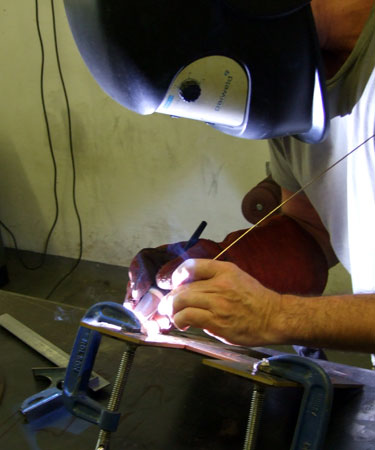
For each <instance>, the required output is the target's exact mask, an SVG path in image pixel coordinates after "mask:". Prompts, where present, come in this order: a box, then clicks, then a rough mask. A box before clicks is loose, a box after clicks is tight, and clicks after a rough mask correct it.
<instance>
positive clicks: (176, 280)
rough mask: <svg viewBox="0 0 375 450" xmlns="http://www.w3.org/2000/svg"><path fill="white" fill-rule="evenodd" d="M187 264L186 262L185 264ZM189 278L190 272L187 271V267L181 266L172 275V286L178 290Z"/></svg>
mask: <svg viewBox="0 0 375 450" xmlns="http://www.w3.org/2000/svg"><path fill="white" fill-rule="evenodd" d="M184 264H186V262H185V263H184ZM188 278H189V272H188V271H187V269H186V267H185V266H182V267H181V266H180V267H179V268H178V269H176V270H175V271H174V272H173V274H172V286H173V288H176V287H178V286H180V285H181V284H182V283H183V282H184V281H185V280H187V279H188Z"/></svg>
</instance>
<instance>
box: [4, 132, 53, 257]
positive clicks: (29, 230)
mask: <svg viewBox="0 0 375 450" xmlns="http://www.w3.org/2000/svg"><path fill="white" fill-rule="evenodd" d="M0 148H1V152H0V155H1V156H0V193H1V195H0V220H1V221H3V222H4V224H5V225H6V226H7V227H8V228H10V230H11V231H12V232H13V233H14V234H15V236H16V239H17V244H18V247H19V248H20V249H24V250H32V251H39V252H41V251H42V248H43V244H44V240H45V237H46V236H47V233H48V231H49V228H50V227H51V225H52V220H53V216H52V212H51V214H46V213H45V206H44V205H43V203H44V202H46V201H47V200H48V201H50V203H51V205H53V198H52V187H49V188H48V189H49V192H51V198H49V195H48V194H47V197H46V194H45V192H44V193H43V186H37V188H38V190H40V195H38V194H37V193H36V191H35V187H36V185H37V184H38V182H39V181H41V182H42V184H44V183H46V182H48V183H50V181H49V178H50V177H49V173H45V172H44V171H43V168H41V170H40V172H39V175H38V176H39V177H40V178H39V179H38V180H35V181H36V182H35V183H33V184H34V185H32V183H31V182H30V179H31V178H33V179H35V173H33V174H32V175H33V176H32V177H29V176H28V173H27V169H26V167H25V164H24V163H23V162H22V161H21V159H20V157H19V154H18V153H17V151H16V150H15V148H14V146H13V143H12V142H11V141H10V140H6V139H2V140H1V142H0ZM43 210H44V214H43ZM46 216H48V217H46ZM1 232H2V236H3V241H4V245H5V246H6V247H13V241H12V239H11V237H10V235H9V233H7V232H6V231H4V229H2V230H1Z"/></svg>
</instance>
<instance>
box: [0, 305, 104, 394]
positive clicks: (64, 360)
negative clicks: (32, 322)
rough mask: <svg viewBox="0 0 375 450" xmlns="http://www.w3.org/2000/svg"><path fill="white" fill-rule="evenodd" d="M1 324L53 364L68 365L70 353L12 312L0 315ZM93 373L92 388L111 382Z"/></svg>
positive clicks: (97, 389) (97, 388)
mask: <svg viewBox="0 0 375 450" xmlns="http://www.w3.org/2000/svg"><path fill="white" fill-rule="evenodd" d="M0 326H2V327H3V328H5V329H6V330H7V331H9V332H10V333H12V334H13V335H14V336H16V337H17V338H18V339H20V340H21V341H22V342H24V343H25V344H27V345H28V346H29V347H31V348H33V349H34V350H36V351H37V352H38V353H40V354H41V355H42V356H44V357H45V358H46V359H48V360H49V361H51V362H52V363H53V364H56V366H59V367H65V368H66V367H67V366H68V363H69V359H70V355H68V353H65V352H64V351H63V350H61V349H60V348H59V347H57V346H56V345H54V344H52V342H50V341H48V340H47V339H45V338H44V337H42V336H41V335H40V334H38V333H36V332H35V331H33V330H32V329H31V328H29V327H27V326H26V325H24V324H23V323H22V322H19V321H18V320H17V319H15V318H14V317H12V316H11V315H10V314H2V315H1V316H0ZM92 375H93V378H92V379H91V380H90V388H91V389H92V390H94V391H99V390H100V389H102V388H104V387H105V386H108V385H109V384H110V383H109V381H107V380H106V379H104V378H103V377H101V376H100V375H98V374H97V373H95V372H93V373H92Z"/></svg>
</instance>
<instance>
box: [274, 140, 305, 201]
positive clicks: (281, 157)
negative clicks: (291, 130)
mask: <svg viewBox="0 0 375 450" xmlns="http://www.w3.org/2000/svg"><path fill="white" fill-rule="evenodd" d="M268 142H269V152H270V170H271V175H272V178H273V179H274V180H275V181H276V183H277V184H278V185H280V186H281V187H282V188H284V189H287V190H288V191H291V192H296V191H298V189H300V188H301V186H300V184H299V183H298V181H297V179H296V178H295V176H294V175H293V170H292V166H291V164H290V158H288V149H287V148H286V145H285V141H284V140H283V139H270V140H269V141H268Z"/></svg>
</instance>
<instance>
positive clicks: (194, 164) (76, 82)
mask: <svg viewBox="0 0 375 450" xmlns="http://www.w3.org/2000/svg"><path fill="white" fill-rule="evenodd" d="M55 3H56V11H55V12H56V25H57V36H58V49H59V53H60V59H61V67H62V72H63V75H64V78H65V83H66V89H67V92H68V96H69V101H70V107H71V118H72V132H73V144H74V154H75V162H76V172H77V178H76V188H77V203H78V208H79V212H80V215H81V218H82V225H83V243H84V251H83V258H84V259H87V260H93V261H99V262H104V263H110V264H117V265H128V264H129V261H130V259H131V257H132V256H133V255H134V254H135V253H136V252H137V251H138V250H139V249H140V248H142V247H146V246H155V245H159V244H162V243H165V242H171V241H174V240H181V239H186V238H187V237H188V236H189V235H190V234H191V233H192V231H193V230H194V229H195V228H196V226H197V225H198V224H199V223H200V221H201V220H203V219H205V220H207V221H208V228H207V229H206V231H205V233H204V236H205V237H208V238H213V239H221V238H222V237H224V236H225V235H226V234H227V233H228V232H229V231H233V230H234V229H238V228H242V227H246V226H247V222H246V221H245V220H244V219H243V218H242V216H241V211H240V204H241V199H242V197H243V196H244V194H245V193H246V192H247V191H248V190H249V188H251V187H252V186H254V185H255V184H256V183H258V182H259V181H260V180H261V179H262V178H264V176H265V162H266V160H267V157H268V154H267V145H266V143H265V142H260V141H258V142H257V141H251V142H250V141H245V140H241V139H235V138H232V137H228V136H225V135H223V134H221V133H219V132H217V131H215V130H213V129H211V128H210V127H208V126H207V125H205V124H203V123H199V122H193V121H188V120H184V119H171V118H169V117H166V116H161V115H155V114H154V115H152V116H147V117H142V116H138V115H136V114H134V113H132V112H129V111H127V110H125V109H124V108H123V107H121V106H120V105H118V104H116V103H115V102H114V101H113V100H111V99H110V98H109V97H107V96H106V94H104V92H102V91H101V89H100V88H99V87H98V86H97V84H96V83H95V81H94V80H93V79H92V77H91V75H90V74H89V72H88V70H87V69H86V67H85V65H84V63H83V61H82V59H81V57H80V55H79V53H78V51H77V49H76V46H75V44H74V41H73V39H72V36H71V33H70V30H69V27H68V23H67V20H66V17H65V13H64V10H63V6H62V1H56V2H55ZM39 16H40V26H41V32H42V37H43V41H44V51H45V57H46V60H45V69H46V70H45V78H44V81H45V99H46V106H47V111H48V118H49V123H50V127H51V137H52V142H53V147H54V153H55V157H56V162H57V172H58V183H57V191H58V200H59V207H60V209H59V220H58V223H57V226H56V229H55V231H54V233H53V236H52V239H51V243H50V247H49V253H50V254H55V255H62V256H68V257H75V256H77V254H78V243H79V240H78V227H77V220H76V217H75V213H74V208H73V202H72V164H71V158H70V149H69V140H68V122H67V110H66V105H65V101H64V96H63V91H62V88H61V84H60V81H59V76H58V71H57V64H56V56H55V49H54V40H53V34H52V15H51V5H50V2H46V1H40V2H39ZM0 33H1V35H0V55H1V70H0V89H1V103H0V105H1V106H0V192H1V195H0V218H1V220H2V221H4V222H5V224H6V225H7V226H9V227H10V228H11V229H12V230H13V232H14V233H15V234H16V237H17V239H18V242H19V247H20V248H22V249H27V250H32V251H37V252H38V251H39V252H40V251H42V248H43V243H44V241H45V238H46V236H47V233H48V230H49V228H50V226H51V224H52V221H53V217H54V208H55V206H54V197H53V165H52V160H51V156H50V150H49V146H48V140H47V134H46V126H45V123H44V120H43V111H42V104H41V94H40V68H41V48H40V43H39V39H38V34H37V27H36V20H35V4H34V2H32V1H30V0H17V1H15V0H0ZM3 238H4V241H5V244H6V245H11V241H10V238H9V236H8V235H7V234H6V233H3ZM344 276H345V274H344ZM340 279H341V278H340V277H339V280H340ZM339 283H340V286H342V283H341V281H339ZM345 283H347V282H345ZM345 283H344V284H345Z"/></svg>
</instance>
